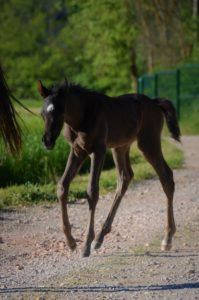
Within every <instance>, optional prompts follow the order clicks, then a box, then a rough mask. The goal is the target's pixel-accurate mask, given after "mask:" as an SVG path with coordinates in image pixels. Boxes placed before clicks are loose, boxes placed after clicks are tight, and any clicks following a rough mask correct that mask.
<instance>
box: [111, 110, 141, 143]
mask: <svg viewBox="0 0 199 300" xmlns="http://www.w3.org/2000/svg"><path fill="white" fill-rule="evenodd" d="M139 127H140V118H139V117H138V116H136V117H135V116H134V118H133V117H132V115H130V116H129V114H128V113H127V114H126V115H124V114H121V115H120V114H118V115H117V118H116V119H114V120H112V122H109V123H108V133H107V146H108V147H109V148H117V147H121V146H123V145H126V144H131V143H132V142H133V141H134V140H136V137H137V133H138V131H139Z"/></svg>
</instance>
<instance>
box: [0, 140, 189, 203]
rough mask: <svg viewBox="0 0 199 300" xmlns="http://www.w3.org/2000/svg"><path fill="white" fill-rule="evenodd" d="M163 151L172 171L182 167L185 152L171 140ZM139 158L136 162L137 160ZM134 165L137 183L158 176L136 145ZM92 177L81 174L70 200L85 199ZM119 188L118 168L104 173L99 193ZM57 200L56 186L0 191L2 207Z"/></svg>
mask: <svg viewBox="0 0 199 300" xmlns="http://www.w3.org/2000/svg"><path fill="white" fill-rule="evenodd" d="M162 145H163V152H164V156H165V158H166V160H167V162H168V164H169V165H170V166H171V167H172V168H179V167H180V166H182V164H183V161H184V156H183V152H182V151H181V150H179V149H178V148H177V147H176V146H175V145H174V144H173V143H171V142H170V141H168V139H163V141H162ZM134 157H136V161H135V160H134ZM131 162H132V167H133V170H134V173H135V178H134V181H140V180H143V179H149V178H152V177H153V176H155V172H154V170H153V168H152V167H151V165H150V164H149V163H148V162H147V161H146V160H145V159H144V158H143V156H142V155H141V154H140V153H139V151H138V149H137V146H136V145H133V147H132V149H131ZM88 176H89V174H84V175H78V176H77V177H76V178H75V180H74V181H73V182H72V184H71V188H70V193H69V201H71V202H74V201H75V200H76V199H80V198H85V197H86V192H85V191H86V186H87V182H88ZM115 187H116V170H115V168H113V169H110V170H105V171H103V172H102V175H101V179H100V193H101V194H106V193H107V192H112V191H114V189H115ZM55 201H56V185H55V184H53V183H52V184H44V185H40V184H33V183H29V182H27V183H26V184H22V185H12V186H10V187H6V188H1V189H0V208H4V207H8V206H26V205H33V204H38V203H50V202H51V203H53V202H55Z"/></svg>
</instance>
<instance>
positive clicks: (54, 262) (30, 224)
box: [0, 137, 199, 300]
mask: <svg viewBox="0 0 199 300" xmlns="http://www.w3.org/2000/svg"><path fill="white" fill-rule="evenodd" d="M182 147H183V150H184V152H185V156H186V162H185V165H184V167H183V168H182V169H180V170H177V171H174V176H175V181H176V193H175V202H174V210H175V219H176V225H177V233H176V235H175V238H174V241H173V248H172V250H171V251H170V252H161V251H160V242H161V238H162V237H163V231H164V223H165V218H166V201H165V195H164V194H163V192H162V189H161V186H160V183H159V181H158V180H157V179H153V180H146V181H144V182H142V183H139V184H134V185H131V187H130V188H129V190H128V192H127V194H126V196H125V197H124V199H123V202H122V204H121V206H120V208H119V211H118V214H117V216H116V218H115V221H114V224H113V226H112V232H111V233H110V234H109V235H108V236H107V237H106V238H105V241H104V244H103V246H102V248H101V249H100V250H98V251H95V252H93V253H92V255H91V256H90V257H89V258H81V255H80V250H81V247H82V245H83V242H82V241H83V239H84V234H85V229H86V224H87V218H88V206H87V203H86V201H85V200H81V201H79V202H78V203H76V204H73V205H70V207H69V216H70V220H71V223H72V224H73V234H74V236H75V237H76V238H77V239H78V250H77V251H76V252H73V253H71V252H70V250H69V249H68V247H67V245H66V243H65V239H64V235H63V233H62V231H61V229H60V211H59V205H58V204H57V203H56V204H54V205H52V206H35V207H28V208H21V209H14V210H3V211H1V215H0V220H1V225H0V226H1V233H0V248H1V251H0V268H1V273H0V299H37V300H39V299H40V300H42V299H83V300H84V299H127V300H128V299H179V300H180V299H183V300H185V299H186V300H187V299H189V300H192V299H199V233H198V230H199V137H184V138H183V146H182ZM112 198H113V195H112V194H109V195H107V196H106V197H103V198H100V201H99V204H98V207H97V213H96V232H98V231H99V229H100V227H101V224H102V222H103V220H104V218H105V216H106V215H107V211H108V209H109V207H110V205H111V202H112Z"/></svg>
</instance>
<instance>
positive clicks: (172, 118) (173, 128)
mask: <svg viewBox="0 0 199 300" xmlns="http://www.w3.org/2000/svg"><path fill="white" fill-rule="evenodd" d="M154 100H155V101H156V103H157V104H158V106H160V108H161V110H162V112H163V114H164V116H165V119H166V123H167V127H168V129H169V131H170V132H171V136H172V138H174V139H175V140H176V141H178V142H180V135H181V133H180V128H179V125H178V120H177V115H176V110H175V107H174V106H173V104H172V102H171V101H170V100H167V99H161V98H156V99H154Z"/></svg>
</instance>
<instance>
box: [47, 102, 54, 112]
mask: <svg viewBox="0 0 199 300" xmlns="http://www.w3.org/2000/svg"><path fill="white" fill-rule="evenodd" d="M53 110H54V105H53V104H52V103H51V104H49V105H48V106H47V108H46V111H47V112H50V111H53Z"/></svg>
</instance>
